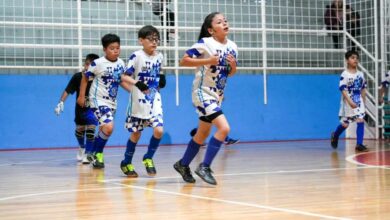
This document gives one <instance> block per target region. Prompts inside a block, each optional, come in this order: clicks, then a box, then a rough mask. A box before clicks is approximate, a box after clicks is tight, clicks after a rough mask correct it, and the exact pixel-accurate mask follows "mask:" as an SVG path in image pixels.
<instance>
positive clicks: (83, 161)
mask: <svg viewBox="0 0 390 220" xmlns="http://www.w3.org/2000/svg"><path fill="white" fill-rule="evenodd" d="M81 163H82V164H90V163H91V161H90V160H89V159H88V154H84V156H83V159H82V160H81Z"/></svg>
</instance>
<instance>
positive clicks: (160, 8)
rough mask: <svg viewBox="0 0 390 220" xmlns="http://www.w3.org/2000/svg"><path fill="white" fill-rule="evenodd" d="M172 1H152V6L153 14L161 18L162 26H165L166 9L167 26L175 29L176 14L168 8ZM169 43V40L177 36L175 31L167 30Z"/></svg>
mask: <svg viewBox="0 0 390 220" xmlns="http://www.w3.org/2000/svg"><path fill="white" fill-rule="evenodd" d="M170 2H171V0H151V4H152V12H153V14H155V15H157V16H159V17H160V20H161V25H162V26H164V14H163V13H164V8H165V12H166V16H165V22H166V26H170V27H173V26H175V13H174V12H173V11H171V10H170V9H169V8H167V4H169V3H170ZM167 36H168V39H167V42H169V38H172V39H175V37H176V34H175V30H174V29H168V30H167Z"/></svg>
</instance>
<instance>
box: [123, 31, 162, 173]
mask: <svg viewBox="0 0 390 220" xmlns="http://www.w3.org/2000/svg"><path fill="white" fill-rule="evenodd" d="M138 40H139V43H140V44H141V45H142V47H143V48H142V49H141V50H138V51H135V52H134V53H133V54H131V55H130V58H129V62H128V64H127V70H126V72H125V75H127V76H131V77H132V78H133V79H135V80H136V81H138V82H137V84H136V87H132V90H131V94H130V98H129V107H128V110H127V118H126V123H125V127H126V128H127V129H128V130H129V132H130V133H131V135H130V138H129V140H128V141H127V147H126V152H125V155H124V156H125V158H124V159H123V160H122V162H121V165H120V167H121V170H122V171H123V173H124V174H126V175H127V176H129V177H137V176H138V174H137V172H136V171H135V170H134V166H133V164H132V159H133V155H134V152H135V146H136V145H137V143H138V140H139V139H140V137H141V132H142V131H143V129H144V128H145V127H152V128H153V135H152V137H151V139H150V143H149V146H148V150H147V152H146V154H145V155H144V156H143V164H144V165H145V168H146V172H147V173H148V175H150V176H154V175H156V168H155V165H154V162H153V156H154V154H155V152H156V150H157V148H158V146H159V144H160V140H161V137H162V135H163V111H162V104H161V95H160V89H161V88H164V87H165V84H166V80H165V75H163V74H162V72H161V66H162V63H163V55H162V53H160V52H158V51H157V46H158V44H159V42H160V33H159V31H158V30H157V29H156V28H155V27H153V26H151V25H147V26H144V27H142V28H141V29H140V30H139V32H138Z"/></svg>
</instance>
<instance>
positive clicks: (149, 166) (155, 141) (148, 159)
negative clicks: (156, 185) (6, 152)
mask: <svg viewBox="0 0 390 220" xmlns="http://www.w3.org/2000/svg"><path fill="white" fill-rule="evenodd" d="M163 132H164V129H163V127H162V126H158V127H154V128H153V135H152V137H151V138H150V142H149V145H148V151H147V152H146V154H145V155H144V157H143V159H142V163H143V164H144V165H145V168H146V172H147V173H148V175H150V176H154V175H156V167H155V166H154V162H153V156H154V154H155V153H156V151H157V148H158V146H159V145H160V141H161V138H162V136H163Z"/></svg>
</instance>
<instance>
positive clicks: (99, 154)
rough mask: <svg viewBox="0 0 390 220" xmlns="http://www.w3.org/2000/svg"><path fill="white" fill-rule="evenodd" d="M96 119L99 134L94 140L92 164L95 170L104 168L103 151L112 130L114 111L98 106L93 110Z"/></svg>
mask: <svg viewBox="0 0 390 220" xmlns="http://www.w3.org/2000/svg"><path fill="white" fill-rule="evenodd" d="M94 113H95V116H96V118H97V119H98V121H99V132H98V134H97V136H96V138H95V143H94V146H95V152H96V153H95V159H94V161H93V163H92V165H93V167H95V168H104V156H103V149H104V147H105V146H106V143H107V141H108V139H109V137H110V136H111V134H112V132H113V130H114V114H115V111H114V110H113V109H111V108H109V107H106V106H99V109H98V110H97V109H94Z"/></svg>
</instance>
